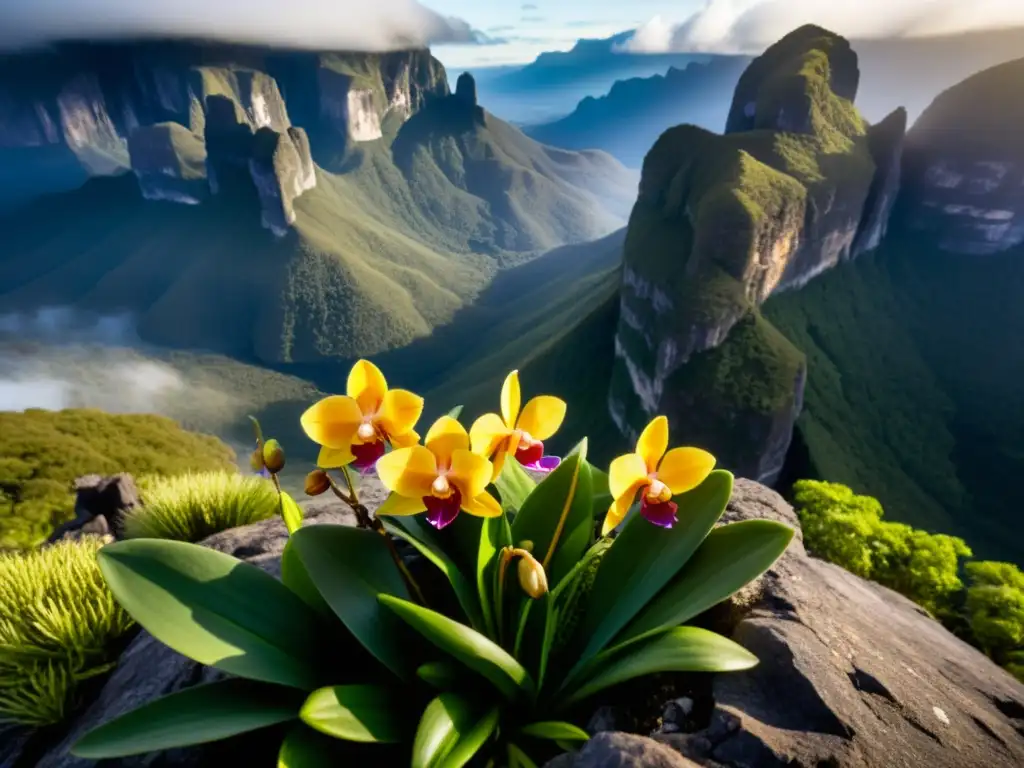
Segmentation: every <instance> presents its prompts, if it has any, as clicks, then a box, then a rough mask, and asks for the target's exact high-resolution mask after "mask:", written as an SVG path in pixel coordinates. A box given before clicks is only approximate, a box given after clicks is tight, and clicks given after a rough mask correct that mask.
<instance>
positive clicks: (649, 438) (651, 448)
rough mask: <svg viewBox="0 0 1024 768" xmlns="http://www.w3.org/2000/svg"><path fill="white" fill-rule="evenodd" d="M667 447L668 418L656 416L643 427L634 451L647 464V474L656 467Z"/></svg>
mask: <svg viewBox="0 0 1024 768" xmlns="http://www.w3.org/2000/svg"><path fill="white" fill-rule="evenodd" d="M667 449H668V419H666V418H665V417H664V416H658V417H657V418H656V419H654V420H653V421H652V422H651V423H650V424H648V425H647V426H646V427H644V431H643V432H641V433H640V439H639V440H637V441H636V452H637V453H638V454H640V457H641V458H642V459H643V460H644V463H645V464H646V465H647V474H650V473H652V472H654V471H655V470H656V469H657V468H658V462H659V461H661V457H662V456H664V455H665V451H666V450H667Z"/></svg>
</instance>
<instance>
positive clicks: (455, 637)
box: [377, 595, 534, 699]
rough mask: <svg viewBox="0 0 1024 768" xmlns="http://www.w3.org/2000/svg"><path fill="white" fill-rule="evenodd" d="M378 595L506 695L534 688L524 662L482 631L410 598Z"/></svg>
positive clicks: (419, 629)
mask: <svg viewBox="0 0 1024 768" xmlns="http://www.w3.org/2000/svg"><path fill="white" fill-rule="evenodd" d="M377 599H378V600H380V602H381V603H382V604H383V605H385V606H387V607H388V608H390V609H391V610H392V611H394V612H395V615H397V616H399V617H401V618H402V620H403V621H405V622H407V623H408V624H409V626H411V627H412V628H413V629H415V630H416V631H417V632H419V633H420V634H421V635H423V637H425V638H426V639H427V640H429V641H430V642H431V643H433V644H434V645H435V646H437V647H438V648H440V649H441V650H442V651H444V652H445V653H448V654H450V655H451V656H453V657H454V658H456V659H457V660H458V661H460V662H462V663H463V664H464V665H466V666H467V667H469V668H470V669H472V670H473V671H474V672H477V673H478V674H480V675H482V676H483V677H485V678H487V679H488V680H490V681H491V682H492V683H494V685H495V687H496V688H497V689H498V690H499V691H501V693H502V694H504V695H505V697H506V698H509V699H512V698H515V697H516V696H518V695H519V694H520V693H521V692H525V693H532V692H533V689H534V686H533V680H532V679H531V678H530V675H529V673H528V672H527V671H526V669H525V668H524V667H523V665H522V664H520V663H519V662H518V661H516V660H515V659H514V658H513V657H512V656H511V655H510V654H509V653H508V651H506V650H505V649H504V648H502V647H501V646H500V645H497V644H496V643H494V642H492V641H491V640H489V639H487V638H486V637H485V636H483V635H481V634H480V633H479V632H477V631H475V630H473V629H471V628H469V627H467V626H466V625H465V624H460V623H459V622H457V621H453V620H452V619H449V618H448V617H447V616H444V615H442V614H440V613H437V612H436V611H432V610H430V609H429V608H424V607H422V606H419V605H416V604H415V603H410V602H409V601H408V600H402V599H400V598H397V597H394V596H392V595H380V596H379V597H378V598H377Z"/></svg>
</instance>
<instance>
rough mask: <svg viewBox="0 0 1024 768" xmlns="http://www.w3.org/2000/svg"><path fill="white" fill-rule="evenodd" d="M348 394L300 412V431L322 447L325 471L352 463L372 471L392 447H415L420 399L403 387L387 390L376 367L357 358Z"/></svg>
mask: <svg viewBox="0 0 1024 768" xmlns="http://www.w3.org/2000/svg"><path fill="white" fill-rule="evenodd" d="M346 391H347V393H348V394H346V395H331V396H330V397H325V398H324V399H323V400H321V401H319V402H318V403H316V404H314V405H312V406H311V407H310V408H309V409H308V410H307V411H306V412H305V413H303V414H302V418H301V420H300V421H301V423H302V429H303V430H304V431H305V433H306V434H307V435H308V436H309V439H310V440H312V441H313V442H314V443H317V444H318V445H320V446H321V449H320V456H319V458H318V459H317V465H318V466H320V467H321V468H323V469H332V468H336V467H344V466H347V465H348V464H352V465H353V466H354V467H355V468H356V469H358V470H359V471H360V472H366V471H368V470H370V469H372V468H373V466H374V464H375V463H376V462H377V460H378V459H379V458H380V457H381V456H383V455H384V452H385V450H386V447H385V444H386V443H390V444H391V447H392V448H401V447H405V446H409V445H415V444H416V443H418V442H419V441H420V436H419V435H418V434H416V432H415V431H414V430H413V428H414V427H415V426H416V422H417V421H419V420H420V415H421V414H422V413H423V398H422V397H420V396H419V395H415V394H413V393H412V392H409V391H407V390H404V389H388V383H387V380H386V379H385V378H384V374H383V373H381V372H380V369H379V368H378V367H377V366H376V365H374V364H373V363H371V362H370V361H369V360H359V361H358V362H356V364H355V365H353V366H352V370H351V371H349V374H348V386H347V388H346Z"/></svg>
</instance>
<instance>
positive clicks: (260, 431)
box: [249, 416, 263, 448]
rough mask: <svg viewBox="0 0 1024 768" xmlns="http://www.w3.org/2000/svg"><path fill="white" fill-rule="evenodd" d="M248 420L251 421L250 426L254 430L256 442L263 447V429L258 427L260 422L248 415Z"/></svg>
mask: <svg viewBox="0 0 1024 768" xmlns="http://www.w3.org/2000/svg"><path fill="white" fill-rule="evenodd" d="M249 421H251V422H252V428H253V430H254V431H255V432H256V442H257V443H259V444H260V447H261V448H262V447H263V429H262V428H261V427H260V422H259V420H258V419H257V418H256V417H255V416H250V417H249Z"/></svg>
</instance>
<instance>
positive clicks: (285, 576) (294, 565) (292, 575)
mask: <svg viewBox="0 0 1024 768" xmlns="http://www.w3.org/2000/svg"><path fill="white" fill-rule="evenodd" d="M281 581H282V582H284V585H285V586H286V587H288V589H290V590H291V591H292V592H294V593H295V594H296V595H298V596H299V597H300V598H302V602H304V603H305V604H306V605H308V606H309V607H310V608H312V609H314V610H315V611H316V612H317V613H319V614H320V615H321V616H323V617H325V618H327V619H329V620H330V621H331V622H335V621H336V620H335V616H334V611H332V610H331V607H330V606H329V605H328V604H327V603H326V602H325V601H324V599H323V597H322V596H321V595H320V591H319V590H318V589H317V588H316V585H315V584H314V583H313V580H312V579H310V578H309V574H308V573H307V572H306V566H304V565H303V564H302V560H300V559H299V553H298V552H296V551H295V547H294V546H292V540H291V539H290V538H289V539H288V541H286V542H285V545H284V551H283V552H281Z"/></svg>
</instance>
